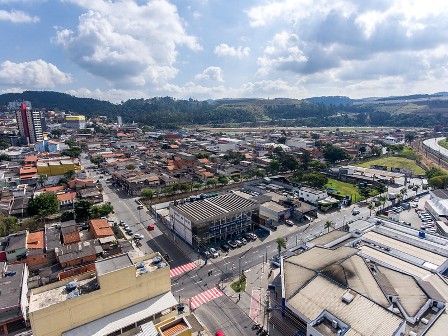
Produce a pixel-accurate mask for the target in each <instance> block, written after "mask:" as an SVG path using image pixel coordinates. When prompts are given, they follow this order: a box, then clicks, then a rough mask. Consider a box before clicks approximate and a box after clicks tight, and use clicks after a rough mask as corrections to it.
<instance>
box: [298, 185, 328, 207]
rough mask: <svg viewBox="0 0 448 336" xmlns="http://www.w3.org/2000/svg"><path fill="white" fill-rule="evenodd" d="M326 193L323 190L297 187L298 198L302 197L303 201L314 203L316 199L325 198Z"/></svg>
mask: <svg viewBox="0 0 448 336" xmlns="http://www.w3.org/2000/svg"><path fill="white" fill-rule="evenodd" d="M327 197H328V194H327V192H326V191H325V190H317V189H313V188H308V187H302V188H300V189H299V198H303V200H304V201H305V202H308V203H312V204H316V203H317V202H318V201H320V200H323V199H326V198H327Z"/></svg>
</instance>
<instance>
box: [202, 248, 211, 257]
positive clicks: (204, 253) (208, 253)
mask: <svg viewBox="0 0 448 336" xmlns="http://www.w3.org/2000/svg"><path fill="white" fill-rule="evenodd" d="M202 254H203V255H204V256H205V257H206V258H207V259H208V258H210V257H211V256H212V255H211V253H210V252H209V251H207V250H205V251H204V252H202Z"/></svg>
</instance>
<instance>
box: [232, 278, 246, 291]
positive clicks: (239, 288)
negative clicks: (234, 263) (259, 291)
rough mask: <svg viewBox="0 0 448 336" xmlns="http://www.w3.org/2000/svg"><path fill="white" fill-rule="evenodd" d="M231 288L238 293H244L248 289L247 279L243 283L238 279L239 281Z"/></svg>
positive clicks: (233, 283)
mask: <svg viewBox="0 0 448 336" xmlns="http://www.w3.org/2000/svg"><path fill="white" fill-rule="evenodd" d="M230 288H232V289H233V290H234V291H235V292H237V293H239V292H244V290H245V289H246V279H244V280H243V281H240V279H238V280H237V281H235V282H232V284H231V285H230Z"/></svg>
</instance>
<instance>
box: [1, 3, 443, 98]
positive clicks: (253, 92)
mask: <svg viewBox="0 0 448 336" xmlns="http://www.w3.org/2000/svg"><path fill="white" fill-rule="evenodd" d="M447 8H448V7H447V6H446V1H445V0H431V1H427V0H426V1H423V0H413V1H411V0H400V1H398V0H397V1H391V0H376V1H373V0H369V1H359V0H332V1H327V0H258V1H255V0H244V1H241V0H227V1H222V0H153V1H146V0H133V1H131V0H121V1H119V0H115V1H113V0H0V32H1V34H0V43H1V46H2V47H1V53H0V93H4V92H21V91H23V90H54V91H60V92H67V93H70V94H73V95H76V96H82V97H93V98H99V99H105V100H110V101H113V102H120V101H122V100H126V99H129V98H148V97H154V96H167V95H168V96H173V97H176V98H190V97H192V98H195V99H216V98H226V97H227V98H228V97H265V98H267V97H271V98H272V97H291V98H306V97H311V96H323V95H347V96H350V97H352V98H360V97H371V96H389V95H400V94H412V93H432V92H438V91H447V90H448V86H447V84H448V83H447V81H448V55H447V50H448V48H447V46H448V10H447Z"/></svg>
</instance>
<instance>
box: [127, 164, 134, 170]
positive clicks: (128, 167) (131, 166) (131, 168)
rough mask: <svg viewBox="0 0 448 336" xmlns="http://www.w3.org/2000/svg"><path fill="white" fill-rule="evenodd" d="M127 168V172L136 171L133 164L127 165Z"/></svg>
mask: <svg viewBox="0 0 448 336" xmlns="http://www.w3.org/2000/svg"><path fill="white" fill-rule="evenodd" d="M125 168H126V169H127V170H134V169H135V165H133V164H127V165H126V166H125Z"/></svg>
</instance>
